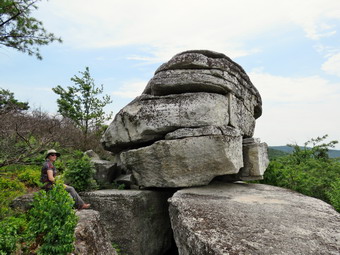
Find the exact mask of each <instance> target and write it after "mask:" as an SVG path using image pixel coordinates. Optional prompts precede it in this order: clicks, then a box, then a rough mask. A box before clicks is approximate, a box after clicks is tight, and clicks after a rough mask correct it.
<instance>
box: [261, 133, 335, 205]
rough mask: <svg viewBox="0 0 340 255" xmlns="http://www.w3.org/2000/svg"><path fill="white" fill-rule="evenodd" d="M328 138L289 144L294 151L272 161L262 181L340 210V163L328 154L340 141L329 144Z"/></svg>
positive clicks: (323, 137)
mask: <svg viewBox="0 0 340 255" xmlns="http://www.w3.org/2000/svg"><path fill="white" fill-rule="evenodd" d="M326 138H327V135H324V136H322V137H317V138H315V139H311V140H309V141H307V142H306V143H305V144H304V146H303V147H301V146H298V145H297V144H295V145H288V146H291V147H292V148H293V149H294V150H293V152H292V153H291V154H288V155H284V156H281V157H276V158H275V159H273V160H271V161H270V164H269V166H268V168H267V170H266V172H265V174H264V180H262V181H260V182H261V183H266V184H271V185H275V186H280V187H285V188H289V189H292V190H295V191H298V192H300V193H302V194H305V195H307V196H312V197H316V198H319V199H322V200H324V201H326V202H328V203H331V204H332V205H333V206H334V207H335V208H336V209H337V210H338V211H340V192H339V190H340V181H339V180H340V162H339V160H338V159H335V158H329V157H328V154H327V152H328V150H329V148H334V146H335V144H337V143H338V141H331V142H328V143H326V142H324V140H325V139H326Z"/></svg>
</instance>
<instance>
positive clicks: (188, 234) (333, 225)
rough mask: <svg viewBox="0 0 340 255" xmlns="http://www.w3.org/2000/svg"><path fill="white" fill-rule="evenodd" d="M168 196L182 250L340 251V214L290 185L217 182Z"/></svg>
mask: <svg viewBox="0 0 340 255" xmlns="http://www.w3.org/2000/svg"><path fill="white" fill-rule="evenodd" d="M169 201H170V207H169V210H170V218H171V224H172V228H173V230H174V238H175V241H176V244H177V247H178V249H179V254H180V255H191V254H221V255H222V254H254V255H256V254H258V255H273V254H288V255H290V254H291V255H295V254H324V255H326V254H327V255H329V254H334V255H335V254H339V253H340V228H339V222H340V214H339V213H337V212H336V211H335V210H334V209H333V208H332V207H331V206H330V205H328V204H326V203H325V202H323V201H321V200H318V199H315V198H311V197H307V196H304V195H301V194H299V193H296V192H293V191H290V190H287V189H282V188H278V187H273V186H269V185H261V184H244V183H238V184H231V183H229V184H227V183H213V184H211V185H209V186H205V187H199V188H190V189H183V190H180V191H178V192H176V193H175V194H174V196H173V197H172V198H171V199H169Z"/></svg>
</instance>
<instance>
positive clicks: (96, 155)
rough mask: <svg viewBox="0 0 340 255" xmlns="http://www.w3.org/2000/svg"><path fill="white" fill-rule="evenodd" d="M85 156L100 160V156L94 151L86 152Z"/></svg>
mask: <svg viewBox="0 0 340 255" xmlns="http://www.w3.org/2000/svg"><path fill="white" fill-rule="evenodd" d="M84 154H85V155H87V156H88V157H89V158H91V159H100V157H99V155H98V154H97V153H95V152H94V151H93V150H87V151H85V152H84Z"/></svg>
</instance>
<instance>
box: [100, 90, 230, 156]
mask: <svg viewBox="0 0 340 255" xmlns="http://www.w3.org/2000/svg"><path fill="white" fill-rule="evenodd" d="M228 112H229V110H228V99H227V97H226V96H223V95H219V94H209V93H187V94H181V95H169V96H164V97H154V96H146V95H144V96H141V97H138V98H137V99H136V100H134V101H133V102H131V103H130V104H128V105H127V106H125V107H124V108H123V109H122V110H121V111H120V112H119V113H118V114H117V115H116V117H115V119H114V120H113V122H112V123H111V124H110V126H109V128H108V129H107V130H106V131H105V134H104V136H103V138H102V143H103V146H104V147H105V148H106V149H107V150H110V151H113V152H117V151H121V150H123V149H124V148H128V147H136V146H137V145H138V144H143V143H146V142H150V141H155V140H159V139H161V138H163V137H164V135H165V134H167V133H169V132H172V131H174V130H176V129H179V128H185V127H202V126H210V125H215V126H220V125H227V124H228V122H229V115H228Z"/></svg>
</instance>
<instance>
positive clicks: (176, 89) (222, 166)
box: [102, 50, 268, 187]
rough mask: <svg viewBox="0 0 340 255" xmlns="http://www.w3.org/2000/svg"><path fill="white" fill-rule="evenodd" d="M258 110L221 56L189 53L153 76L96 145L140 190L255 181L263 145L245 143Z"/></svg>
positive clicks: (240, 75)
mask: <svg viewBox="0 0 340 255" xmlns="http://www.w3.org/2000/svg"><path fill="white" fill-rule="evenodd" d="M261 105H262V102H261V97H260V95H259V93H258V91H257V89H256V88H255V87H254V86H253V84H252V83H251V81H250V79H249V77H248V76H247V74H246V73H245V72H244V70H243V69H242V67H240V66H239V65H238V64H236V63H235V62H233V61H232V60H231V59H229V58H228V57H227V56H225V55H223V54H221V53H217V52H212V51H204V50H201V51H187V52H183V53H180V54H178V55H176V56H174V57H173V58H172V59H171V60H170V61H168V62H167V63H165V64H163V65H162V66H160V67H159V68H158V69H157V71H156V72H155V75H154V77H153V78H152V79H151V80H150V82H149V83H148V84H147V86H146V88H145V90H144V92H143V94H142V95H141V96H139V97H137V98H136V99H135V100H133V101H132V102H131V103H130V104H128V105H127V106H126V107H124V108H123V109H122V110H121V111H120V112H119V113H118V114H117V115H116V117H115V119H114V120H113V121H112V123H111V124H110V126H109V128H108V129H107V130H106V132H105V134H104V136H103V138H102V143H103V146H104V148H106V149H107V150H109V151H111V152H113V153H115V154H116V155H117V157H118V159H119V160H118V162H117V165H118V167H120V169H121V170H122V172H123V173H128V174H129V173H131V174H132V179H133V181H134V182H135V183H136V184H137V185H138V186H143V187H190V186H197V185H207V184H209V182H211V180H212V179H213V178H215V177H216V176H226V175H231V176H233V178H232V179H233V180H234V179H237V180H245V179H261V178H262V175H263V173H264V171H265V169H266V167H267V164H268V160H267V152H266V150H267V146H266V144H264V143H260V142H259V140H257V139H253V140H252V142H251V145H249V143H248V142H247V143H243V139H247V138H251V137H252V136H253V133H254V128H255V119H256V118H258V117H260V116H261V113H262V106H261ZM244 144H247V145H244ZM245 146H246V147H247V148H246V147H245ZM250 148H252V149H250ZM254 151H255V152H254ZM256 151H257V154H256ZM254 153H255V154H256V156H254ZM241 168H242V171H240V170H241Z"/></svg>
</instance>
